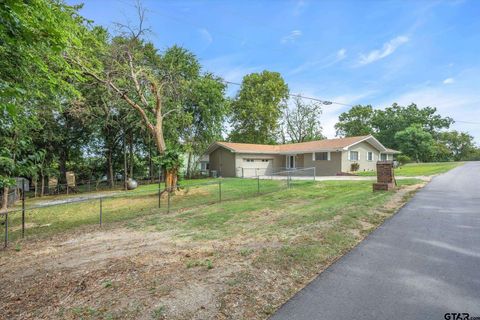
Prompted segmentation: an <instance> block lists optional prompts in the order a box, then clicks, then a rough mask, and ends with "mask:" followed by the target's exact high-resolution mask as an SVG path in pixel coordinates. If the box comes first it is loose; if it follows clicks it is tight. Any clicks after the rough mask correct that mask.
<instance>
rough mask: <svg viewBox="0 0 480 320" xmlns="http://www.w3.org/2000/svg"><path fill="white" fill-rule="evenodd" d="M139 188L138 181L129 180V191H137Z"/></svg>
mask: <svg viewBox="0 0 480 320" xmlns="http://www.w3.org/2000/svg"><path fill="white" fill-rule="evenodd" d="M137 187H138V183H137V181H136V180H133V179H128V180H127V189H128V190H133V189H136V188H137Z"/></svg>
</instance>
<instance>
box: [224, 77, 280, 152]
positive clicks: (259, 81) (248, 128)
mask: <svg viewBox="0 0 480 320" xmlns="http://www.w3.org/2000/svg"><path fill="white" fill-rule="evenodd" d="M287 97H288V86H287V84H286V83H285V81H284V80H283V78H282V76H281V75H280V74H279V73H278V72H270V71H263V72H261V73H252V74H249V75H246V76H245V77H244V78H243V81H242V86H241V88H240V91H239V92H238V94H237V96H236V97H235V99H234V100H233V101H232V104H231V107H232V115H231V125H232V132H231V133H230V136H229V140H230V141H234V142H246V143H265V144H272V143H274V142H275V140H276V133H277V132H278V129H279V120H280V118H281V116H282V112H283V110H284V109H285V108H286V99H287Z"/></svg>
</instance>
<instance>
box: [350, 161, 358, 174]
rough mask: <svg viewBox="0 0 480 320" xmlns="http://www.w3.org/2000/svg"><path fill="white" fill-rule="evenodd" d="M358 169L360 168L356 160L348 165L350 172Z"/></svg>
mask: <svg viewBox="0 0 480 320" xmlns="http://www.w3.org/2000/svg"><path fill="white" fill-rule="evenodd" d="M358 169H360V165H359V164H358V163H357V162H355V163H352V164H351V165H350V171H351V172H355V171H358Z"/></svg>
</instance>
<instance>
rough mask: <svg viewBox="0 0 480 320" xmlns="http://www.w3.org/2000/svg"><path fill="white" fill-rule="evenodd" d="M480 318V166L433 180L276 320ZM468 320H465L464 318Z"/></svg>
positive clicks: (469, 166) (474, 164)
mask: <svg viewBox="0 0 480 320" xmlns="http://www.w3.org/2000/svg"><path fill="white" fill-rule="evenodd" d="M453 312H457V313H458V312H468V313H470V316H480V163H479V162H470V163H467V164H465V165H463V166H461V167H457V168H455V169H453V170H451V171H449V172H447V173H445V174H442V175H439V176H437V177H435V178H433V180H432V182H430V183H429V184H428V185H427V186H426V187H425V188H424V189H423V190H421V191H419V192H418V193H417V194H416V195H415V196H414V198H413V199H412V200H411V201H410V202H409V203H408V204H407V205H406V206H405V207H403V208H402V209H401V210H400V211H399V212H398V213H397V214H396V215H394V216H393V217H392V218H391V219H390V220H388V221H386V222H385V223H384V224H383V225H382V226H381V227H380V228H379V229H377V230H376V231H374V232H373V233H372V234H371V235H370V236H368V238H367V239H365V240H364V241H363V242H362V243H360V244H359V245H358V246H357V247H356V248H355V249H353V250H352V251H351V252H350V253H348V254H347V255H345V256H344V257H342V258H341V259H340V260H338V261H337V262H336V263H334V264H333V265H332V266H330V268H328V269H327V270H326V271H324V272H323V273H322V274H320V275H319V276H318V277H317V278H316V279H315V280H314V281H313V282H312V283H310V284H309V285H308V286H307V287H305V288H304V289H303V290H301V291H300V292H299V293H297V294H296V295H295V296H294V297H293V298H292V299H291V300H290V301H288V302H287V303H286V304H285V305H283V306H282V307H281V308H280V309H279V310H278V311H277V313H276V314H275V315H274V316H273V317H272V319H290V320H293V319H309V320H311V319H369V320H370V319H402V320H403V319H435V320H439V319H456V318H453V317H452V318H448V317H446V316H445V313H453ZM461 319H464V318H461Z"/></svg>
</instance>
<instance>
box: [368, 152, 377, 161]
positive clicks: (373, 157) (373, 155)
mask: <svg viewBox="0 0 480 320" xmlns="http://www.w3.org/2000/svg"><path fill="white" fill-rule="evenodd" d="M369 154H372V159H368V155H369ZM374 160H375V154H374V153H373V151H367V161H374Z"/></svg>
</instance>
